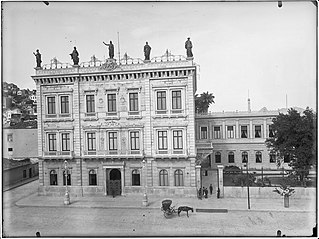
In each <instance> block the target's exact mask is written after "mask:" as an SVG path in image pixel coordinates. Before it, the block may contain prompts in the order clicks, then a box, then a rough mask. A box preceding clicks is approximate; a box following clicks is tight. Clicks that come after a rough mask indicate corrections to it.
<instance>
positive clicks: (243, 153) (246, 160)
mask: <svg viewBox="0 0 319 239" xmlns="http://www.w3.org/2000/svg"><path fill="white" fill-rule="evenodd" d="M241 158H242V162H243V163H247V162H248V153H247V152H246V151H244V152H242V154H241Z"/></svg>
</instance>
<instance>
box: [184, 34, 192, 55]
mask: <svg viewBox="0 0 319 239" xmlns="http://www.w3.org/2000/svg"><path fill="white" fill-rule="evenodd" d="M192 48H193V44H192V42H191V40H190V38H189V37H188V38H187V41H186V42H185V49H186V55H187V57H193V53H192Z"/></svg>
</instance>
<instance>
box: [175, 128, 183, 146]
mask: <svg viewBox="0 0 319 239" xmlns="http://www.w3.org/2000/svg"><path fill="white" fill-rule="evenodd" d="M173 148H174V149H183V131H182V130H174V131H173Z"/></svg>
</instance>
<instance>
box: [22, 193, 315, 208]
mask: <svg viewBox="0 0 319 239" xmlns="http://www.w3.org/2000/svg"><path fill="white" fill-rule="evenodd" d="M213 196H214V195H213ZM70 199H71V200H70V201H71V204H70V205H64V197H53V196H38V195H37V193H35V194H32V195H31V196H28V197H25V198H23V199H21V200H19V201H17V202H16V205H17V206H18V207H82V208H132V209H133V208H135V209H156V210H160V208H161V202H162V201H163V200H165V199H171V200H172V201H173V203H172V206H175V208H177V207H179V206H190V207H193V208H194V210H196V209H227V210H228V211H248V200H247V198H220V199H217V198H215V197H209V198H207V199H206V198H204V199H202V200H199V199H197V198H187V197H177V196H170V197H165V196H153V195H151V196H149V197H148V202H149V205H148V206H147V207H144V206H143V205H142V199H143V195H142V194H135V195H127V196H117V197H115V198H113V197H110V196H85V197H72V195H71V197H70ZM289 201H290V202H289V204H290V205H289V208H285V207H284V202H283V198H281V197H278V199H256V198H251V199H250V210H251V211H284V212H316V200H315V199H313V200H310V199H295V198H293V197H291V198H290V200H289ZM217 211H218V210H217Z"/></svg>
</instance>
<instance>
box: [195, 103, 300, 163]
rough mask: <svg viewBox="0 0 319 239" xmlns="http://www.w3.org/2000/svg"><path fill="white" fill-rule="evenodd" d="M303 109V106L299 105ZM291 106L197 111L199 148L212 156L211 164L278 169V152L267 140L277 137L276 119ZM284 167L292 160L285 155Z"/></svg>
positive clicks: (198, 149) (210, 157)
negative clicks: (272, 150)
mask: <svg viewBox="0 0 319 239" xmlns="http://www.w3.org/2000/svg"><path fill="white" fill-rule="evenodd" d="M299 111H302V109H299ZM279 113H287V109H280V110H267V109H266V108H262V109H261V110H259V111H251V110H248V111H236V112H213V113H209V114H206V115H199V114H197V115H196V120H195V122H196V148H197V152H198V154H200V155H203V156H204V157H208V158H209V160H210V166H211V168H215V169H216V168H217V166H218V165H223V166H228V165H234V166H237V167H239V168H241V167H246V165H247V163H248V167H249V168H250V169H254V168H255V169H261V168H263V169H276V168H277V167H278V166H277V163H276V157H277V156H276V154H275V153H273V152H271V151H270V150H269V149H268V148H267V147H266V144H265V141H266V139H267V138H269V137H273V133H274V132H273V131H272V129H271V125H272V119H273V118H275V117H276V116H277V115H278V114H279ZM282 162H283V163H282V165H280V166H281V167H285V168H286V167H288V163H289V161H288V160H287V159H282Z"/></svg>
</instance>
